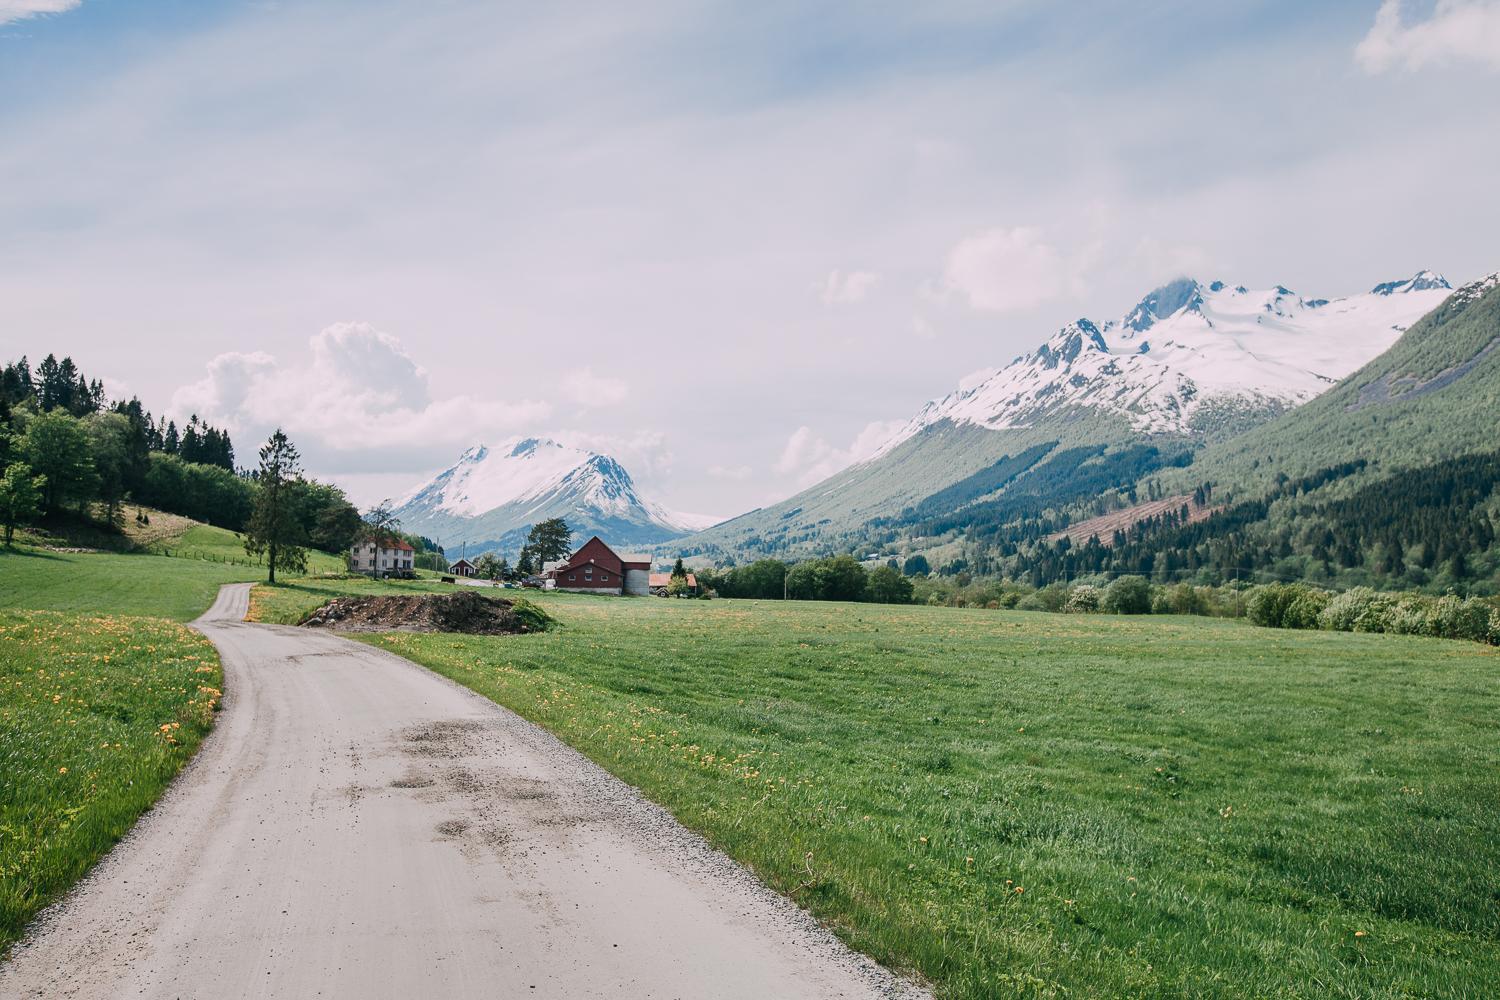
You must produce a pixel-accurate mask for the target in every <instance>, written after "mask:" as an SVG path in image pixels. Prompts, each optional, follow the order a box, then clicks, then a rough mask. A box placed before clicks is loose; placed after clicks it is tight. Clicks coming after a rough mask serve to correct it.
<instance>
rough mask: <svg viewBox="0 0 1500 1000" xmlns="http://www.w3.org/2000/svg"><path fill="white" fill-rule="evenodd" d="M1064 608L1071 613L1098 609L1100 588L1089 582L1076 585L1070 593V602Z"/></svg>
mask: <svg viewBox="0 0 1500 1000" xmlns="http://www.w3.org/2000/svg"><path fill="white" fill-rule="evenodd" d="M1064 610H1066V611H1067V612H1068V613H1069V614H1079V613H1088V612H1092V611H1098V610H1099V588H1098V587H1095V586H1092V585H1091V584H1087V583H1082V584H1079V585H1078V586H1076V587H1074V588H1073V589H1072V591H1070V592H1069V594H1068V603H1067V605H1065V608H1064Z"/></svg>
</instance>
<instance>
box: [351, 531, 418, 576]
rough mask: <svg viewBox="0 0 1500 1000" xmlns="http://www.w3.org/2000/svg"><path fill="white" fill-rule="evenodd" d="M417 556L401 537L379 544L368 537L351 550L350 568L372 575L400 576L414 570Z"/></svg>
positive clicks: (355, 544) (356, 543)
mask: <svg viewBox="0 0 1500 1000" xmlns="http://www.w3.org/2000/svg"><path fill="white" fill-rule="evenodd" d="M415 557H416V552H415V550H413V549H412V547H411V546H410V545H407V544H406V543H405V542H403V541H402V540H401V539H399V538H388V539H385V540H383V541H382V542H381V543H380V544H379V545H378V546H377V545H376V544H375V542H374V541H372V540H368V539H366V540H364V541H359V542H355V543H354V548H352V549H351V550H350V551H349V568H350V569H352V570H353V571H354V572H356V573H369V574H370V575H371V576H393V575H397V576H399V575H405V574H408V573H410V572H411V571H412V560H413V559H414V558H415Z"/></svg>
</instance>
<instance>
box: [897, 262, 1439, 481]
mask: <svg viewBox="0 0 1500 1000" xmlns="http://www.w3.org/2000/svg"><path fill="white" fill-rule="evenodd" d="M1450 294H1452V286H1450V285H1449V284H1448V282H1447V280H1446V279H1445V278H1443V276H1442V275H1440V274H1437V273H1435V272H1432V271H1420V272H1418V273H1417V274H1415V275H1413V276H1412V277H1410V278H1407V279H1404V280H1401V281H1388V282H1383V283H1381V284H1379V285H1376V286H1375V287H1374V288H1373V289H1371V290H1370V291H1369V292H1367V293H1364V294H1361V295H1352V296H1349V297H1347V298H1342V299H1332V300H1329V299H1309V298H1303V297H1302V296H1300V295H1298V294H1297V293H1295V292H1293V291H1292V290H1291V289H1289V288H1286V287H1283V286H1280V285H1278V286H1276V287H1275V288H1271V289H1263V290H1252V289H1249V288H1246V287H1245V286H1243V285H1235V286H1230V285H1227V284H1226V283H1224V282H1222V281H1214V282H1211V283H1209V284H1206V285H1205V284H1202V283H1200V282H1198V281H1194V280H1192V279H1187V278H1184V279H1181V280H1178V281H1174V282H1172V283H1170V284H1168V285H1164V286H1162V287H1161V288H1158V289H1156V290H1155V291H1153V292H1151V293H1150V294H1148V295H1147V296H1145V297H1144V298H1143V299H1141V301H1140V302H1139V303H1137V304H1136V305H1135V307H1134V308H1132V309H1131V310H1130V311H1129V312H1127V313H1126V314H1125V315H1124V316H1123V317H1121V318H1119V319H1115V320H1110V321H1109V322H1106V323H1103V324H1095V323H1094V322H1092V321H1090V320H1087V319H1080V320H1077V321H1076V322H1073V323H1069V324H1068V325H1067V326H1065V327H1063V328H1062V329H1061V330H1059V331H1058V332H1057V333H1056V334H1054V335H1053V336H1052V337H1051V338H1050V339H1049V340H1048V341H1047V342H1046V343H1044V344H1043V345H1042V346H1041V347H1039V348H1037V349H1036V350H1035V351H1033V352H1032V353H1030V354H1026V355H1023V356H1021V357H1019V358H1016V359H1015V360H1014V361H1012V362H1011V363H1010V364H1009V365H1006V366H1005V367H1003V368H999V369H994V370H993V371H991V372H988V373H975V375H971V376H969V377H967V378H966V379H965V380H964V382H963V383H962V384H961V385H960V386H959V388H958V390H957V391H955V392H953V393H951V394H949V395H947V396H945V397H943V398H942V399H937V400H933V401H932V402H930V403H928V404H927V405H926V406H925V407H923V408H922V410H921V411H920V412H919V413H917V415H916V416H915V417H913V418H912V419H911V421H909V422H908V423H907V424H906V425H905V426H904V427H903V428H902V429H901V430H900V431H899V432H898V433H897V434H896V435H895V436H894V437H892V438H891V439H890V440H889V441H888V442H887V443H886V444H884V445H883V446H882V447H881V448H880V450H879V451H878V452H877V456H876V457H878V456H879V455H883V454H885V453H887V452H889V451H890V450H891V449H893V448H895V447H896V446H897V445H899V444H900V443H901V442H903V441H905V440H907V439H908V438H910V437H912V436H913V435H915V434H917V433H919V432H920V431H921V430H923V429H924V428H926V427H930V426H932V425H933V424H936V423H938V422H940V421H943V420H951V421H953V422H955V423H971V424H977V425H979V426H982V427H987V428H990V429H994V430H1000V429H1004V428H1017V427H1028V426H1031V425H1032V424H1033V423H1035V422H1036V421H1037V420H1038V419H1040V418H1042V417H1043V416H1045V415H1047V414H1049V413H1053V412H1056V411H1058V410H1061V409H1064V408H1068V407H1081V408H1090V409H1096V410H1101V411H1104V412H1108V413H1115V414H1119V415H1122V416H1124V417H1126V418H1127V419H1128V420H1129V421H1130V422H1131V424H1132V426H1134V427H1135V428H1136V429H1137V430H1139V431H1142V432H1147V433H1160V432H1186V431H1188V430H1189V429H1190V428H1191V426H1192V419H1193V416H1194V414H1195V413H1196V412H1197V411H1199V410H1200V409H1202V408H1203V407H1204V406H1205V405H1208V404H1211V403H1217V402H1234V403H1248V404H1251V405H1254V406H1260V407H1266V408H1270V409H1275V408H1285V407H1291V406H1297V405H1300V404H1302V403H1305V402H1306V401H1307V400H1309V399H1311V398H1313V397H1314V396H1316V395H1318V394H1320V393H1322V392H1323V391H1324V390H1326V389H1328V388H1329V387H1330V386H1332V385H1333V384H1334V383H1335V382H1337V381H1338V380H1339V379H1342V378H1343V377H1345V376H1346V375H1349V374H1351V373H1352V372H1354V371H1355V370H1357V369H1358V368H1359V367H1360V366H1362V365H1363V364H1365V363H1366V362H1368V361H1369V360H1370V359H1372V358H1374V357H1375V356H1376V355H1378V354H1380V353H1382V352H1383V351H1385V350H1386V349H1387V348H1389V347H1390V346H1391V345H1392V344H1394V343H1395V342H1396V340H1397V339H1398V338H1399V337H1400V336H1401V334H1402V333H1404V332H1405V331H1406V329H1407V327H1409V326H1411V324H1412V323H1414V322H1416V321H1417V320H1418V319H1420V318H1421V317H1422V316H1423V315H1425V314H1426V313H1428V312H1431V311H1432V310H1433V309H1434V308H1436V307H1437V306H1438V305H1439V304H1440V303H1441V302H1442V301H1443V300H1444V299H1445V298H1446V297H1447V296H1448V295H1450Z"/></svg>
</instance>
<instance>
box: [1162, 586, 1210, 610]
mask: <svg viewBox="0 0 1500 1000" xmlns="http://www.w3.org/2000/svg"><path fill="white" fill-rule="evenodd" d="M1167 606H1168V607H1169V608H1171V609H1172V614H1174V615H1202V614H1207V613H1208V599H1207V598H1206V597H1204V596H1203V591H1202V590H1201V589H1200V588H1198V587H1195V586H1193V585H1192V584H1191V583H1179V584H1178V585H1177V586H1175V587H1173V588H1172V589H1171V590H1169V591H1167Z"/></svg>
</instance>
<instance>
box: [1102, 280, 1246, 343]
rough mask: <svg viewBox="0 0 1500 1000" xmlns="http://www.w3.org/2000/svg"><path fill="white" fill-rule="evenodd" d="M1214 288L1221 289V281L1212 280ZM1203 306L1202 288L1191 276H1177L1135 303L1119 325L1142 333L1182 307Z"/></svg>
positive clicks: (1195, 307) (1222, 284)
mask: <svg viewBox="0 0 1500 1000" xmlns="http://www.w3.org/2000/svg"><path fill="white" fill-rule="evenodd" d="M1214 285H1215V286H1217V288H1216V289H1215V290H1222V289H1223V287H1224V283H1223V282H1222V281H1216V282H1214ZM1202 306H1203V288H1202V286H1200V285H1199V284H1198V282H1196V281H1194V280H1193V279H1192V278H1178V279H1177V280H1176V281H1172V282H1169V283H1168V284H1165V285H1162V286H1161V287H1160V288H1158V289H1155V290H1154V291H1152V292H1151V293H1150V294H1149V295H1147V296H1146V297H1145V298H1143V299H1141V301H1140V302H1138V303H1137V304H1136V307H1135V308H1134V309H1132V310H1130V312H1129V313H1127V314H1126V315H1125V318H1124V319H1123V320H1121V321H1120V325H1121V326H1122V327H1124V328H1125V329H1128V330H1130V331H1131V332H1133V333H1143V332H1145V331H1146V330H1149V329H1150V328H1151V327H1152V326H1154V325H1156V323H1157V321H1159V320H1163V319H1166V318H1168V317H1169V316H1173V315H1175V314H1177V313H1179V312H1181V311H1182V310H1184V309H1200V308H1202Z"/></svg>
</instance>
